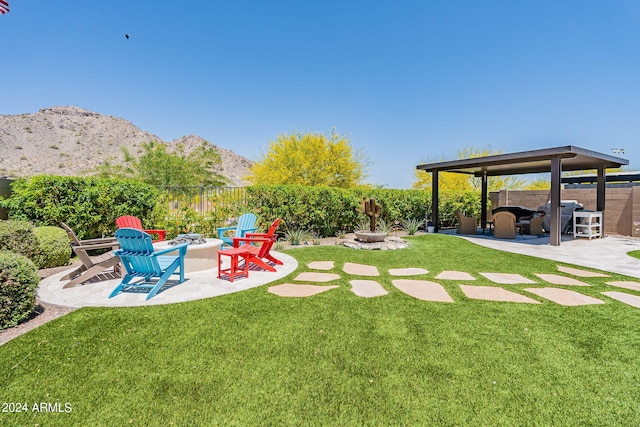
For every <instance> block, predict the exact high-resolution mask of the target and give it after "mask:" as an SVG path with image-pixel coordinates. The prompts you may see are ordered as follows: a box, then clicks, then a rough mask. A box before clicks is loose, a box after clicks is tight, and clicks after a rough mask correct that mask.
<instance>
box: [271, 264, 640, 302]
mask: <svg viewBox="0 0 640 427" xmlns="http://www.w3.org/2000/svg"><path fill="white" fill-rule="evenodd" d="M307 266H308V267H309V268H310V269H313V270H323V271H329V270H333V269H335V262H334V261H314V262H310V263H309V264H307ZM342 269H343V271H344V272H345V273H347V274H350V275H354V276H363V277H374V276H380V273H379V271H378V268H377V267H375V266H373V265H365V264H357V263H351V262H345V263H344V266H343V268H342ZM558 271H560V272H562V273H565V274H568V275H572V276H577V277H609V276H607V275H606V274H602V273H594V272H591V271H586V270H580V269H577V268H572V267H565V266H560V265H559V266H558ZM389 274H390V275H391V276H396V277H400V276H419V275H425V274H429V270H426V269H424V268H417V267H409V268H391V269H389ZM479 274H480V275H481V276H483V277H485V278H486V279H488V280H490V281H492V282H494V283H497V284H500V285H515V284H535V283H536V282H535V281H534V280H531V279H528V278H526V277H524V276H522V275H520V274H512V273H492V272H485V273H479ZM535 275H536V276H537V277H539V278H540V279H542V280H543V281H545V282H547V283H551V284H553V285H564V286H591V285H590V284H589V283H585V282H583V281H580V280H577V279H575V278H573V277H568V276H563V275H559V274H545V273H536V274H535ZM340 278H341V275H340V274H337V273H320V272H303V273H300V274H298V276H297V277H296V278H295V279H294V280H295V281H300V282H314V283H323V282H331V281H334V280H339V279H340ZM435 278H436V279H438V280H476V278H475V277H473V276H472V275H471V274H469V273H467V272H464V271H442V272H440V273H439V274H438V275H437V276H436V277H435ZM349 283H350V284H351V291H352V292H353V293H354V294H355V295H357V296H359V297H362V298H374V297H381V296H385V295H387V294H388V293H389V292H388V291H387V290H386V289H385V288H384V286H383V285H381V284H380V283H378V282H377V281H375V280H364V279H362V280H359V279H354V280H350V281H349ZM392 283H393V286H395V287H396V288H397V289H398V290H400V291H401V292H403V293H405V294H407V295H409V296H411V297H413V298H417V299H420V300H423V301H435V302H454V300H453V298H451V295H449V293H448V292H447V290H446V289H445V287H444V286H443V285H441V284H440V283H436V282H432V281H429V280H410V279H395V280H392ZM606 284H607V285H609V286H616V287H618V288H625V289H630V290H633V291H638V292H640V282H634V281H611V282H606ZM458 286H459V287H460V290H461V291H462V293H463V294H464V295H465V296H466V297H467V298H469V299H475V300H484V301H497V302H516V303H525V304H542V303H541V302H540V301H537V300H535V299H532V298H529V297H528V296H526V295H522V294H520V293H518V292H513V291H510V290H507V289H504V288H501V287H499V286H470V285H463V284H459V285H458ZM338 287H339V285H332V286H326V285H325V286H321V285H313V284H309V283H297V284H293V283H284V284H282V285H276V286H271V287H269V288H268V291H269V292H270V293H272V294H274V295H278V296H282V297H309V296H313V295H317V294H319V293H322V292H326V291H329V290H331V289H335V288H338ZM522 291H524V292H529V293H532V294H534V295H537V296H539V297H541V298H544V299H547V300H549V301H552V302H554V303H556V304H559V305H564V306H581V305H592V304H605V302H604V301H602V300H599V299H597V298H593V297H590V296H587V295H584V294H581V293H579V292H576V291H573V290H568V289H560V288H553V287H540V288H525V289H522ZM601 293H602V294H603V295H605V296H607V297H609V298H611V299H614V300H617V301H620V302H622V303H624V304H628V305H630V306H632V307H636V308H640V296H638V295H631V294H627V293H624V292H601Z"/></svg>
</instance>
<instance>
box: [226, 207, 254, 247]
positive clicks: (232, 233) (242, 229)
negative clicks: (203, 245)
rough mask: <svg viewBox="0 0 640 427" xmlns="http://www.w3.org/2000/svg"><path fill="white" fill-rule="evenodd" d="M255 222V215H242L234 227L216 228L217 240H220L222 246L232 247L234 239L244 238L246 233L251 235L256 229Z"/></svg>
mask: <svg viewBox="0 0 640 427" xmlns="http://www.w3.org/2000/svg"><path fill="white" fill-rule="evenodd" d="M257 220H258V218H257V217H256V215H255V214H252V213H245V214H242V215H240V218H238V223H237V224H236V225H235V226H233V227H219V228H218V239H220V240H222V242H223V246H233V238H234V237H244V236H245V234H246V233H251V232H253V231H256V230H257V229H258V227H256V221H257Z"/></svg>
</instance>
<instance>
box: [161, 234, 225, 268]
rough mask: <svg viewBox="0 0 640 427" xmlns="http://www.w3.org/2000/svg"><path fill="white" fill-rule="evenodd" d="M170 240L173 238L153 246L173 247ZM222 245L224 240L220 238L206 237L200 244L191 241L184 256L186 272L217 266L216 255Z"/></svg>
mask: <svg viewBox="0 0 640 427" xmlns="http://www.w3.org/2000/svg"><path fill="white" fill-rule="evenodd" d="M169 242H171V240H166V241H162V242H156V243H154V244H153V247H154V248H156V249H166V248H171V247H173V246H172V245H170V244H169ZM220 245H222V240H220V239H205V243H200V244H198V243H189V246H187V255H186V256H185V257H184V272H185V273H193V272H195V271H202V270H209V269H212V268H216V267H217V264H216V262H217V261H216V259H217V258H216V256H217V253H218V249H220ZM176 253H177V252H176ZM170 255H173V254H172V253H168V254H167V256H170Z"/></svg>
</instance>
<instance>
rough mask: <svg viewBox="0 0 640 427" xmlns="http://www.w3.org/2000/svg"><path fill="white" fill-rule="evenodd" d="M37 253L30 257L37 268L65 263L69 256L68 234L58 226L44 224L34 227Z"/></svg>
mask: <svg viewBox="0 0 640 427" xmlns="http://www.w3.org/2000/svg"><path fill="white" fill-rule="evenodd" d="M33 231H34V233H35V236H36V240H37V242H38V249H39V250H38V253H37V254H36V255H35V256H34V257H33V258H31V260H32V261H33V262H34V263H35V264H36V266H37V267H38V268H50V267H59V266H61V265H66V264H67V263H68V262H69V259H70V258H71V245H70V244H69V236H67V233H66V232H65V231H64V230H63V229H62V228H60V227H53V226H50V225H46V226H43V227H36V228H34V230H33Z"/></svg>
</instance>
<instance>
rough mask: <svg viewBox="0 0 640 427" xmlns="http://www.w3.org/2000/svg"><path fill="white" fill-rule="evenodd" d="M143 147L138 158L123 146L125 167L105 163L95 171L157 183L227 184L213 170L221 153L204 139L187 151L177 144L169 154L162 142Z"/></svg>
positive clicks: (167, 184) (184, 184) (161, 184)
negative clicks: (176, 148) (174, 151)
mask: <svg viewBox="0 0 640 427" xmlns="http://www.w3.org/2000/svg"><path fill="white" fill-rule="evenodd" d="M143 148H144V153H143V154H142V155H140V157H137V158H136V157H134V156H132V155H131V154H130V153H129V151H128V150H127V149H126V148H125V149H123V153H124V157H125V166H124V167H119V166H116V165H111V164H110V163H108V162H105V163H103V164H102V165H101V166H100V167H99V168H98V169H97V174H98V175H100V176H103V177H126V178H134V179H139V180H141V181H143V182H146V183H147V184H151V185H158V186H199V185H213V186H220V185H225V184H227V183H228V180H227V179H226V178H225V177H223V176H222V175H220V174H218V173H217V172H215V167H216V166H217V165H219V164H220V162H221V160H220V155H219V154H218V152H217V151H216V149H215V148H213V147H212V146H211V145H209V144H208V143H207V142H203V143H202V145H201V146H199V147H197V148H196V149H195V150H193V151H192V152H191V153H189V154H186V153H185V152H184V149H183V148H182V147H178V151H177V152H176V153H168V152H167V146H166V145H165V144H162V143H159V142H155V141H151V142H149V143H145V144H143Z"/></svg>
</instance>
